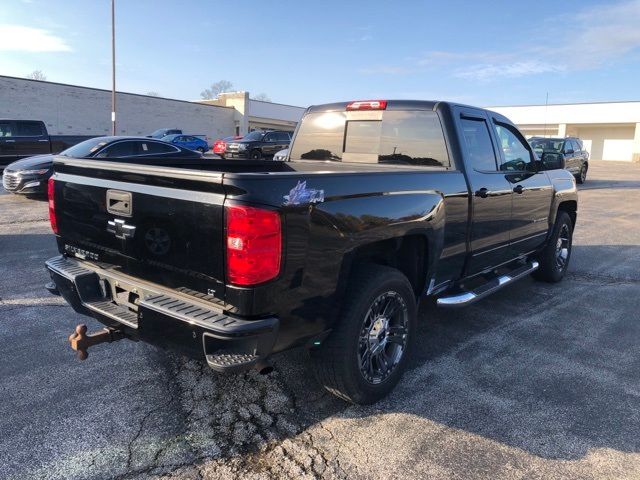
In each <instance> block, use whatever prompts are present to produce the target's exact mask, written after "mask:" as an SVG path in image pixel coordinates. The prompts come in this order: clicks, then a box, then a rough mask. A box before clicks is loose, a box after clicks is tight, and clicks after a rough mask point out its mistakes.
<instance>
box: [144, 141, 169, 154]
mask: <svg viewBox="0 0 640 480" xmlns="http://www.w3.org/2000/svg"><path fill="white" fill-rule="evenodd" d="M177 151H178V150H177V149H176V148H175V147H172V146H171V145H167V144H165V143H160V142H140V148H138V155H165V154H167V153H176V152H177Z"/></svg>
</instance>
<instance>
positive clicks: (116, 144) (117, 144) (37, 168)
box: [2, 137, 202, 195]
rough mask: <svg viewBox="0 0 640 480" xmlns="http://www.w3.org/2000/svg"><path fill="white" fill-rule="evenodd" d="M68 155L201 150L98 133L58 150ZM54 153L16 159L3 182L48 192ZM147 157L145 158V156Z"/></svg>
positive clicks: (184, 155) (187, 155)
mask: <svg viewBox="0 0 640 480" xmlns="http://www.w3.org/2000/svg"><path fill="white" fill-rule="evenodd" d="M59 155H60V156H61V157H67V158H97V159H110V160H111V159H129V158H135V159H136V163H140V162H144V161H149V160H151V159H158V158H167V157H171V158H172V159H176V158H181V159H196V158H201V156H202V155H201V154H200V153H198V152H194V151H192V150H188V149H186V148H182V147H180V146H174V145H169V144H168V143H165V142H161V141H158V140H151V139H149V138H146V137H138V138H136V137H95V138H91V139H89V140H85V141H84V142H81V143H79V144H77V145H74V146H73V147H71V148H68V149H66V150H64V151H63V152H61V153H60V154H59ZM54 157H55V156H54V155H51V154H49V155H36V156H34V157H28V158H23V159H22V160H18V161H16V162H13V163H11V164H9V165H8V166H7V168H5V169H4V172H3V175H2V186H3V187H4V189H5V190H6V191H8V192H11V193H23V194H27V195H37V194H45V193H46V192H47V180H48V179H49V177H50V176H51V174H52V173H53V169H52V167H53V159H54ZM145 159H146V160H145Z"/></svg>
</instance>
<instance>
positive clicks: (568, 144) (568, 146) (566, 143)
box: [562, 139, 573, 153]
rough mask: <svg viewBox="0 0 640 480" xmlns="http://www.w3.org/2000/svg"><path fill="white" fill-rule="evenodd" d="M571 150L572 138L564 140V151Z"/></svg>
mask: <svg viewBox="0 0 640 480" xmlns="http://www.w3.org/2000/svg"><path fill="white" fill-rule="evenodd" d="M569 150H573V144H572V143H571V140H569V139H567V140H565V141H564V146H563V147H562V153H569Z"/></svg>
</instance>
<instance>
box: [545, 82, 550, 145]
mask: <svg viewBox="0 0 640 480" xmlns="http://www.w3.org/2000/svg"><path fill="white" fill-rule="evenodd" d="M547 108H549V92H547V98H546V99H545V101H544V136H545V137H546V136H547Z"/></svg>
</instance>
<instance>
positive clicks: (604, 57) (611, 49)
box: [360, 0, 640, 82]
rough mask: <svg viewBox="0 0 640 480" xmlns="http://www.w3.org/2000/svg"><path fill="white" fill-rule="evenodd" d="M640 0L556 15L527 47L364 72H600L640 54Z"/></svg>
mask: <svg viewBox="0 0 640 480" xmlns="http://www.w3.org/2000/svg"><path fill="white" fill-rule="evenodd" d="M639 25H640V0H625V1H620V2H617V3H607V4H601V5H596V6H592V7H589V8H585V9H582V10H580V11H577V12H575V11H574V12H571V13H568V14H553V15H551V16H549V17H547V18H546V19H543V20H542V21H538V22H537V23H536V29H535V32H534V33H532V34H530V35H528V38H527V40H526V42H525V43H521V44H512V45H511V46H510V47H507V48H506V49H505V50H503V51H500V52H497V51H447V50H434V51H429V52H426V53H424V54H422V55H420V56H417V57H414V58H412V59H411V60H410V61H408V62H407V65H393V66H392V65H388V66H379V67H373V68H365V69H361V70H360V72H361V73H364V74H377V73H386V74H407V73H415V72H424V71H429V70H435V69H438V70H439V71H443V70H444V71H446V70H448V71H449V74H450V75H451V76H453V77H457V78H462V79H466V80H475V81H481V82H490V81H493V80H499V79H504V78H519V77H524V76H530V75H540V74H561V73H565V72H571V71H582V70H591V69H597V68H601V67H603V66H605V65H609V64H613V63H616V62H620V61H624V60H626V59H629V58H630V56H631V55H634V54H636V53H639V54H640V27H639Z"/></svg>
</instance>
